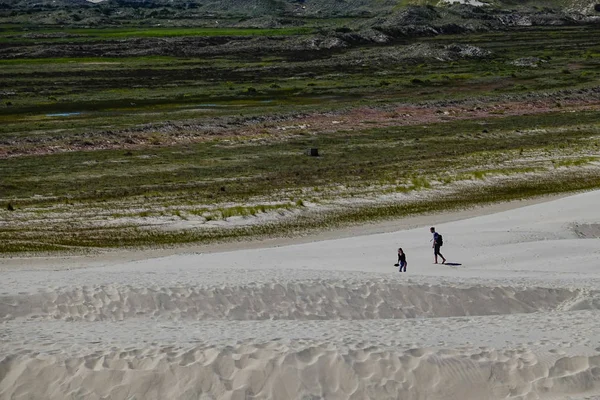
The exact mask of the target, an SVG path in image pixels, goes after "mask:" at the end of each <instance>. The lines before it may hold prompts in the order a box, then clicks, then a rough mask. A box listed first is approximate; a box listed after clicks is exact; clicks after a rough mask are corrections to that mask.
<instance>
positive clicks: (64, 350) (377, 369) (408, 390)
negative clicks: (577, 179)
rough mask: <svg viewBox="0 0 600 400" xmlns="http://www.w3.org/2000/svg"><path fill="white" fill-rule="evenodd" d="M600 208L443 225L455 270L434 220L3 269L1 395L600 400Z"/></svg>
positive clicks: (571, 207)
mask: <svg viewBox="0 0 600 400" xmlns="http://www.w3.org/2000/svg"><path fill="white" fill-rule="evenodd" d="M597 204H600V192H590V193H584V194H580V195H576V196H572V197H568V198H563V199H559V200H555V201H552V202H548V203H543V204H537V205H533V206H528V207H523V208H519V209H514V210H509V211H504V212H501V213H496V214H493V215H485V216H479V217H475V218H471V219H467V220H461V221H455V222H450V223H446V224H441V225H440V226H438V230H439V231H440V232H442V233H443V234H444V241H445V245H444V247H443V252H444V253H445V254H446V257H447V258H448V260H449V261H452V262H453V263H454V264H456V265H454V266H445V265H440V264H438V265H434V264H432V261H433V257H432V252H431V248H430V245H431V244H430V243H429V239H430V237H429V233H428V226H422V227H420V228H418V229H409V230H400V231H397V232H393V233H384V234H377V235H369V236H356V237H347V238H343V239H336V240H328V241H320V242H312V243H302V244H294V245H288V246H282V247H272V248H262V249H244V250H242V249H240V250H236V251H228V252H220V253H210V254H181V255H171V256H166V257H160V258H153V259H146V260H138V261H130V262H117V263H115V262H106V265H105V266H101V265H102V264H103V260H102V259H89V260H84V261H85V263H83V264H82V265H77V266H76V267H77V268H75V269H70V270H68V269H62V268H59V269H58V270H56V271H53V270H49V269H47V268H44V266H43V265H41V266H39V267H36V266H34V265H33V264H32V265H31V266H30V267H25V268H23V267H21V268H19V269H14V268H13V269H5V270H4V272H2V281H1V282H0V324H1V325H0V399H16V398H18V399H478V400H479V399H506V398H509V399H594V398H600V240H598V235H597V227H598V226H600V212H598V211H597ZM398 228H399V229H401V228H402V226H399V227H398ZM398 246H402V247H403V248H404V249H405V250H406V252H407V255H408V260H409V267H408V273H406V274H405V273H402V274H401V273H399V272H397V270H396V269H395V268H393V267H392V264H393V263H394V262H395V250H396V248H397V247H398ZM3 262H6V263H8V262H9V261H3ZM49 262H50V261H49ZM86 263H88V264H87V265H86ZM36 265H40V264H39V263H37V264H36ZM65 267H66V265H65ZM71 267H73V266H71ZM71 267H69V268H71Z"/></svg>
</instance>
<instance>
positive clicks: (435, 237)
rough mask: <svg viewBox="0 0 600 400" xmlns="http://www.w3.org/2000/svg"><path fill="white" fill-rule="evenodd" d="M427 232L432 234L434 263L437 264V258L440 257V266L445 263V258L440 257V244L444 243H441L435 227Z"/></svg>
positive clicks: (440, 237)
mask: <svg viewBox="0 0 600 400" xmlns="http://www.w3.org/2000/svg"><path fill="white" fill-rule="evenodd" d="M429 231H430V232H431V233H433V246H432V247H433V256H434V257H435V263H436V264H437V263H438V256H440V257H442V264H445V263H446V258H445V257H444V256H443V255H442V253H440V247H442V244H443V243H444V242H443V241H442V235H440V234H439V233H437V232H436V231H435V227H433V226H432V227H431V229H429Z"/></svg>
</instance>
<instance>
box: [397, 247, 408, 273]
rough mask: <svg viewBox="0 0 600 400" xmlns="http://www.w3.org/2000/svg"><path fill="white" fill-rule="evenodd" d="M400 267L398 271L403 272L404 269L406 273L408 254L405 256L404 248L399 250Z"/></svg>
mask: <svg viewBox="0 0 600 400" xmlns="http://www.w3.org/2000/svg"><path fill="white" fill-rule="evenodd" d="M397 265H400V269H399V270H398V272H402V268H404V272H406V265H407V262H406V254H404V251H402V248H399V249H398V264H397Z"/></svg>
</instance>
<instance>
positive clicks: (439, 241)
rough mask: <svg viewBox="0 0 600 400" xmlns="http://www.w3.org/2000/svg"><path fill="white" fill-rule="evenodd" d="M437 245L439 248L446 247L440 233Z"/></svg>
mask: <svg viewBox="0 0 600 400" xmlns="http://www.w3.org/2000/svg"><path fill="white" fill-rule="evenodd" d="M437 244H438V246H443V245H444V238H442V235H440V234H439V233H438V236H437Z"/></svg>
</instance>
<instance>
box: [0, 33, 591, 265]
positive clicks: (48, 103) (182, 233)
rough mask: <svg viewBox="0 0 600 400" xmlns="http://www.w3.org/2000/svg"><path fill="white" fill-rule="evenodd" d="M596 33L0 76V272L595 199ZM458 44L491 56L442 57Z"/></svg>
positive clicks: (56, 61)
mask: <svg viewBox="0 0 600 400" xmlns="http://www.w3.org/2000/svg"><path fill="white" fill-rule="evenodd" d="M96 31H98V30H94V31H90V32H88V34H86V35H85V36H84V37H85V38H86V41H92V42H93V41H99V42H103V41H106V40H108V39H110V38H115V37H120V36H119V35H125V36H123V37H125V38H128V37H129V38H140V37H143V36H144V35H146V33H144V32H151V33H152V34H153V35H157V36H160V35H162V34H163V33H165V32H169V31H167V30H161V31H157V30H146V31H139V32H138V33H131V31H130V30H122V29H115V30H113V31H110V30H103V31H101V32H96ZM181 31H182V32H184V33H185V34H189V35H193V34H194V33H193V32H196V33H197V32H199V31H197V30H196V31H194V30H190V31H187V30H185V29H184V30H181ZM178 32H179V30H178V31H177V32H175V31H173V32H171V33H172V35H171V36H177V35H178ZM45 33H48V32H45ZM238 33H239V32H238ZM598 33H600V32H599V30H598V29H597V28H595V27H590V26H579V27H553V28H527V29H519V30H514V31H509V32H500V33H485V34H470V35H456V36H451V35H445V36H436V37H423V38H415V39H407V40H403V41H402V42H398V43H395V44H387V45H385V46H374V45H368V46H367V45H365V46H354V47H350V48H347V49H342V50H339V49H338V50H332V51H326V50H319V51H315V52H312V53H302V54H299V53H297V52H286V51H270V52H268V53H266V52H251V53H243V54H238V53H222V54H219V55H214V56H206V57H178V56H164V55H152V54H150V55H144V56H135V57H89V56H85V57H61V56H59V57H43V58H26V57H17V58H12V59H2V60H0V83H1V85H0V86H1V87H3V88H4V89H3V91H2V104H1V105H0V176H2V179H1V180H0V201H1V202H2V204H3V207H2V210H1V211H0V221H2V222H1V223H0V252H2V253H10V254H12V253H15V252H30V251H64V250H69V251H88V250H92V249H102V248H113V247H122V246H140V245H142V246H146V245H148V246H153V245H175V244H180V243H196V242H210V241H214V240H230V239H237V238H245V237H257V236H276V235H294V234H297V233H298V232H309V231H312V230H318V229H325V228H330V227H335V226H341V225H345V224H353V223H365V222H369V221H374V220H380V219H385V218H393V217H398V216H403V215H409V214H415V213H423V212H435V211H441V210H445V209H453V208H461V207H468V206H472V205H477V204H482V203H487V202H495V201H503V200H510V199H517V198H525V197H532V196H538V195H544V194H551V193H560V192H569V191H577V190H587V189H592V188H598V187H600V153H599V148H600V118H599V117H600V35H598ZM77 34H81V33H77ZM204 34H206V36H211V35H212V34H213V32H212V31H211V32H206V33H198V35H201V36H202V35H204ZM229 34H230V33H229V32H225V31H223V32H221V36H223V35H229ZM285 34H293V35H299V36H300V37H303V36H304V35H306V38H307V39H308V38H310V35H309V32H308V31H290V32H287V33H285ZM81 35H83V34H81ZM115 35H117V36H115ZM268 35H272V33H269V34H268ZM167 36H169V37H171V36H170V35H167ZM217 36H219V35H217ZM4 37H6V35H5V36H4ZM75 39H76V40H75V41H74V42H72V43H73V44H76V42H77V41H78V40H79V39H80V38H75ZM10 40H13V39H10ZM44 40H45V41H48V43H49V45H50V46H53V45H55V46H57V48H59V47H60V46H63V45H64V38H62V37H58V38H45V39H44ZM55 40H56V41H55ZM54 41H55V42H54ZM457 43H458V44H470V45H474V46H477V47H479V48H480V49H483V50H487V51H489V52H490V53H489V55H487V56H485V57H483V58H481V57H468V56H457V54H456V53H451V54H450V55H449V56H448V53H447V51H446V50H447V49H448V48H452V46H453V45H454V44H457ZM21 45H22V46H23V47H24V48H26V47H27V46H29V43H28V42H26V41H25V42H22V43H21V44H14V46H21ZM432 54H433V55H432ZM311 147H316V148H318V149H319V151H320V153H321V156H320V157H309V156H307V155H306V154H305V151H306V149H308V148H311ZM9 209H11V210H9Z"/></svg>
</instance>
